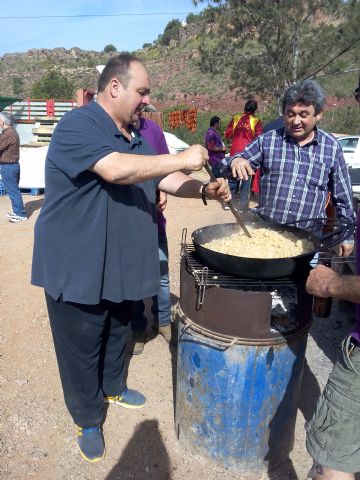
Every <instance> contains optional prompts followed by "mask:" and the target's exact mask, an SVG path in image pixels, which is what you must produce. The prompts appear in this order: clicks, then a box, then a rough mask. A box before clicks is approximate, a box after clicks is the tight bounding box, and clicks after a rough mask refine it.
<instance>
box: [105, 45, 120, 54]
mask: <svg viewBox="0 0 360 480" xmlns="http://www.w3.org/2000/svg"><path fill="white" fill-rule="evenodd" d="M113 52H117V50H116V47H115V46H114V45H113V44H112V43H109V45H105V47H104V53H113Z"/></svg>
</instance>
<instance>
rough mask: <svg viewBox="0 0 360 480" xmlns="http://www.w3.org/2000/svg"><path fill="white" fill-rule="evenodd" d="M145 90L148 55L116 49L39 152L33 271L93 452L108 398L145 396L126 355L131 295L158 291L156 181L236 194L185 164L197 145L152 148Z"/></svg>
mask: <svg viewBox="0 0 360 480" xmlns="http://www.w3.org/2000/svg"><path fill="white" fill-rule="evenodd" d="M149 94H150V81H149V74H148V72H147V69H146V68H145V66H144V64H143V63H142V62H141V61H140V60H138V59H137V58H136V57H134V56H133V55H130V54H128V53H122V54H118V55H114V56H112V57H111V59H110V60H109V61H108V63H107V64H106V66H105V68H104V69H103V71H102V73H101V75H100V77H99V82H98V95H97V101H96V102H95V101H92V102H90V103H89V104H88V105H86V106H84V107H81V108H76V109H74V110H72V111H71V112H68V113H66V114H65V115H64V116H63V117H62V119H61V120H60V122H59V123H58V125H57V127H56V129H55V131H54V134H53V136H52V139H51V143H50V146H49V150H48V153H47V157H46V162H45V178H46V185H45V189H46V195H45V200H44V204H43V207H42V209H41V211H40V214H39V217H38V219H37V221H36V224H35V237H34V251H33V263H32V276H31V281H32V284H33V285H37V286H40V287H43V288H44V291H45V299H46V303H47V308H48V314H49V320H50V326H51V330H52V335H53V340H54V346H55V352H56V357H57V361H58V367H59V372H60V378H61V382H62V387H63V392H64V398H65V403H66V406H67V408H68V410H69V412H70V414H71V416H72V418H73V420H74V423H75V424H76V425H77V426H78V444H79V448H80V453H81V455H82V457H83V458H84V459H85V460H87V461H89V462H97V461H99V460H101V459H102V458H103V457H104V455H105V442H104V437H103V434H102V423H103V421H104V403H110V404H114V405H118V406H120V407H124V408H129V409H135V408H142V407H144V405H145V403H146V398H145V396H144V395H142V394H141V393H140V392H138V391H136V390H132V389H129V388H128V387H127V378H126V368H125V357H126V350H127V348H126V347H127V343H128V335H129V322H130V321H131V319H132V314H133V302H134V301H138V300H142V299H143V298H148V297H151V296H153V295H156V294H157V293H158V291H159V284H160V274H159V273H160V272H159V244H158V228H157V215H156V191H157V189H159V190H161V191H164V192H166V193H169V194H172V195H176V196H179V197H184V198H199V199H202V200H204V198H206V197H208V198H209V199H218V200H220V201H228V200H230V199H231V195H230V192H229V188H228V185H227V182H226V180H224V179H221V178H219V179H216V180H214V181H211V182H209V183H208V184H203V183H202V182H200V181H199V180H196V179H194V178H192V177H190V176H188V175H185V174H184V173H182V172H181V170H186V171H193V170H196V171H197V170H200V169H201V168H202V167H203V166H204V165H205V163H206V162H207V160H208V155H207V151H206V149H205V148H204V147H202V146H200V145H192V146H191V147H189V148H188V149H187V150H185V151H183V152H180V153H178V154H177V155H167V154H166V155H154V152H153V150H152V149H151V148H150V146H149V145H148V144H147V143H146V142H145V141H144V139H143V138H142V137H141V136H140V135H139V133H138V132H137V131H136V130H134V128H133V124H134V122H136V121H137V120H138V118H139V115H140V114H141V111H142V110H143V108H144V106H146V105H148V104H149ZM120 435H121V432H120Z"/></svg>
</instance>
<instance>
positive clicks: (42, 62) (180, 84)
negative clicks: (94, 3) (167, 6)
mask: <svg viewBox="0 0 360 480" xmlns="http://www.w3.org/2000/svg"><path fill="white" fill-rule="evenodd" d="M134 53H135V54H136V55H138V56H139V57H140V58H142V59H143V60H144V61H145V62H146V64H147V66H148V68H149V71H150V75H151V84H152V95H151V98H152V103H154V104H155V105H156V106H158V107H160V108H164V107H168V106H171V105H174V104H190V105H191V104H196V105H197V106H198V107H199V109H201V110H217V109H219V107H220V106H221V107H224V108H234V109H235V110H236V108H238V106H236V105H234V94H233V93H231V92H230V91H229V87H228V84H229V79H228V76H227V74H226V72H224V75H221V76H219V78H214V77H212V78H209V76H207V75H204V74H203V73H202V72H201V71H200V69H199V67H198V65H197V58H198V50H197V39H196V25H193V24H190V25H186V26H185V27H182V28H181V30H180V34H179V38H178V41H176V42H171V43H170V45H169V46H167V47H165V46H161V45H156V46H155V45H152V46H149V47H147V48H144V49H142V50H139V51H137V52H134ZM108 58H110V54H105V53H104V52H96V51H87V50H81V49H80V48H72V49H70V50H66V49H64V48H55V49H51V50H50V49H32V50H28V51H27V52H26V53H7V54H5V55H3V56H2V57H0V80H1V85H2V87H1V91H0V94H1V95H16V96H20V97H22V98H24V97H27V96H29V95H30V92H31V87H32V84H33V83H34V82H35V81H38V80H40V79H41V78H42V77H43V75H44V74H45V73H46V72H47V71H48V70H49V69H51V68H57V69H59V70H60V71H61V73H63V74H65V75H66V76H67V78H68V79H69V80H71V81H73V82H74V84H75V85H76V88H95V87H96V85H97V79H98V76H99V74H98V72H97V70H96V65H100V64H104V63H106V61H107V60H108ZM223 97H226V98H225V100H224V102H220V103H219V102H218V99H219V98H223ZM240 103H242V101H241V102H240Z"/></svg>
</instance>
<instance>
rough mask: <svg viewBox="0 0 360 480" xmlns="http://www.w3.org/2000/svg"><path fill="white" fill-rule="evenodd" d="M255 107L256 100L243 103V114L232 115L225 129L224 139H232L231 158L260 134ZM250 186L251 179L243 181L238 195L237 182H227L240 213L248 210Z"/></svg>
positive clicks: (260, 128)
mask: <svg viewBox="0 0 360 480" xmlns="http://www.w3.org/2000/svg"><path fill="white" fill-rule="evenodd" d="M257 106H258V105H257V101H256V100H248V101H247V102H246V103H245V108H244V113H243V114H242V115H234V117H233V118H232V120H231V122H230V123H229V124H228V126H227V127H226V130H225V137H226V138H231V139H232V145H231V149H230V155H231V156H232V155H235V154H236V153H240V152H242V151H243V150H244V149H245V147H246V146H247V145H249V143H251V142H252V141H253V140H254V139H255V138H256V137H257V136H258V135H260V134H261V133H262V130H263V128H262V124H261V122H260V120H259V119H258V118H257V117H256V116H255V112H256V110H257ZM254 184H256V178H255V179H254ZM257 184H258V179H257ZM250 185H251V179H249V180H243V181H242V182H241V185H240V189H239V193H238V194H237V193H236V187H237V181H235V182H232V181H229V186H230V189H231V194H232V195H233V198H234V199H235V201H236V200H238V205H239V209H240V210H241V211H245V210H247V209H248V208H249V196H250Z"/></svg>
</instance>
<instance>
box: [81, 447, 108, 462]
mask: <svg viewBox="0 0 360 480" xmlns="http://www.w3.org/2000/svg"><path fill="white" fill-rule="evenodd" d="M79 450H80V455H81V456H82V458H83V459H84V460H86V461H87V462H89V463H97V462H100V460H102V459H103V458H104V457H105V448H104V453H103V456H102V457H96V458H89V457H87V456H86V455H85V453H84V452H83V451H82V450H81V448H80V447H79Z"/></svg>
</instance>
